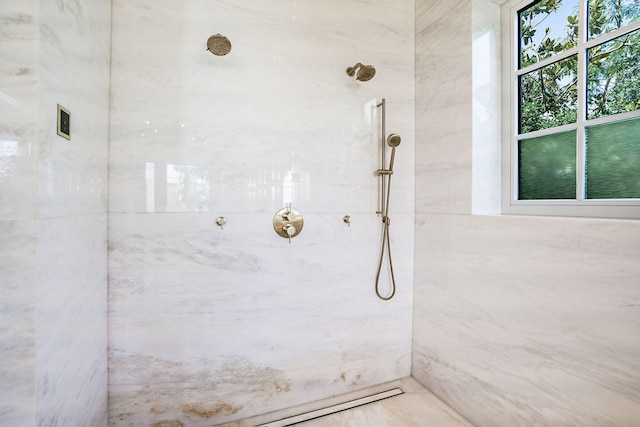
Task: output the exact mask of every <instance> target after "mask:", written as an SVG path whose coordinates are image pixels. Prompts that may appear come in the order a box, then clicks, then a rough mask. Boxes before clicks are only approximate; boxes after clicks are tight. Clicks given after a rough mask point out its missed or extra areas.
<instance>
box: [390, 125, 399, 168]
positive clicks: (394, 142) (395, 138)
mask: <svg viewBox="0 0 640 427" xmlns="http://www.w3.org/2000/svg"><path fill="white" fill-rule="evenodd" d="M387 145H388V146H389V147H391V160H389V170H390V171H391V172H393V161H394V160H395V158H396V147H397V146H398V145H400V135H398V134H397V133H391V134H389V136H388V137H387Z"/></svg>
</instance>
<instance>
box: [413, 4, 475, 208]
mask: <svg viewBox="0 0 640 427" xmlns="http://www.w3.org/2000/svg"><path fill="white" fill-rule="evenodd" d="M445 3H446V7H445V5H444V4H445ZM424 9H425V7H424V6H420V5H419V6H418V10H419V11H420V10H424ZM470 12H471V3H470V2H469V1H457V2H455V3H454V4H450V3H449V2H434V3H431V2H428V7H427V9H426V11H425V12H423V14H422V15H420V17H419V18H418V22H419V23H418V27H417V28H418V29H420V31H419V32H418V33H417V35H416V123H418V126H417V127H416V159H420V161H417V162H416V189H417V191H416V194H415V202H416V210H417V211H418V212H450V213H469V212H471V194H472V170H471V167H470V166H471V162H472V137H473V134H472V123H473V120H472V117H473V116H472V103H471V99H470V97H469V94H470V93H471V91H472V76H471V71H472V60H471V59H472V58H471V48H470V44H469V40H470V39H471V23H470V20H469V14H470Z"/></svg>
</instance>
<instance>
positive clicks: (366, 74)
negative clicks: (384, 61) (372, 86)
mask: <svg viewBox="0 0 640 427" xmlns="http://www.w3.org/2000/svg"><path fill="white" fill-rule="evenodd" d="M356 70H358V74H357V75H356V80H360V81H361V82H366V81H367V80H371V79H372V78H373V76H375V75H376V69H375V67H374V66H373V65H362V64H361V63H360V62H358V63H357V64H356V65H354V66H353V67H349V68H347V74H348V75H349V76H351V77H353V76H354V74H355V73H356Z"/></svg>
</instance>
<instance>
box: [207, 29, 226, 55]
mask: <svg viewBox="0 0 640 427" xmlns="http://www.w3.org/2000/svg"><path fill="white" fill-rule="evenodd" d="M207 50H208V51H209V52H211V53H213V54H214V55H217V56H224V55H226V54H227V53H229V52H230V51H231V42H230V41H229V39H228V38H226V37H225V36H223V35H222V34H215V35H213V36H211V37H209V40H207Z"/></svg>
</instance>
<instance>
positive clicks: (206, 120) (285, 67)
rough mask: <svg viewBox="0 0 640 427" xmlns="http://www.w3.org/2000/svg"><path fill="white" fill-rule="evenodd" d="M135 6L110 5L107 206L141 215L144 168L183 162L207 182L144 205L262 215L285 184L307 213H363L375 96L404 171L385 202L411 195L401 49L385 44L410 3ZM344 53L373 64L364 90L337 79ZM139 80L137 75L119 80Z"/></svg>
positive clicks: (405, 62)
mask: <svg viewBox="0 0 640 427" xmlns="http://www.w3.org/2000/svg"><path fill="white" fill-rule="evenodd" d="M138 3H139V4H134V5H131V4H129V3H127V4H126V6H125V5H124V4H123V5H121V4H119V3H118V2H116V3H115V4H114V11H115V17H114V43H115V44H116V46H118V48H117V49H115V50H114V58H113V73H112V81H113V103H112V117H113V125H112V130H111V135H112V149H111V165H110V167H111V175H110V180H111V184H112V187H114V188H118V189H123V190H118V191H112V192H111V200H110V209H111V210H112V211H115V212H120V211H137V212H145V211H147V198H146V194H147V189H148V188H149V186H150V185H151V184H149V180H147V179H146V174H145V170H146V167H147V164H150V165H151V164H152V165H154V166H153V167H154V168H155V170H156V173H160V172H161V171H163V170H165V169H166V166H165V165H167V164H170V165H191V166H193V168H194V169H196V170H198V171H199V173H200V174H201V175H203V176H204V177H205V178H206V180H207V182H208V185H209V189H208V191H207V190H205V193H208V194H202V192H201V193H200V194H198V195H196V194H195V193H194V195H192V196H187V197H191V198H193V199H195V200H193V201H184V203H182V204H176V203H169V205H165V204H163V203H162V201H158V202H157V203H156V206H155V207H156V211H159V212H162V211H169V212H175V211H178V212H194V211H213V210H215V209H220V207H222V208H224V209H230V210H235V211H249V212H253V211H262V210H268V211H273V210H274V209H276V208H279V207H280V206H281V205H282V203H284V202H286V201H288V200H286V199H289V198H290V197H288V196H287V194H288V193H289V190H288V188H287V187H291V184H289V182H290V181H291V179H293V180H294V182H293V190H294V192H295V194H294V197H296V198H297V201H296V202H297V203H298V204H300V203H301V202H304V203H305V204H306V205H307V206H308V209H311V210H314V211H327V210H328V209H331V208H332V207H333V208H336V209H343V208H345V209H349V210H357V211H368V210H370V208H371V207H372V204H375V192H376V189H377V186H376V180H375V179H372V172H373V170H375V169H377V168H378V165H377V151H376V149H375V147H376V143H377V142H376V141H375V139H374V132H375V127H376V123H373V122H372V118H371V111H370V108H368V106H369V105H370V104H371V103H372V102H373V103H375V102H376V100H379V99H380V98H382V97H386V98H387V99H388V103H389V108H388V111H387V113H388V127H389V129H390V130H393V131H394V132H398V133H400V134H401V135H403V136H404V139H403V144H402V147H401V148H402V150H400V151H399V155H398V164H397V166H398V167H397V169H398V170H400V169H401V168H404V169H403V170H406V171H407V172H408V173H406V174H405V175H403V176H400V175H398V176H397V177H396V178H397V179H396V181H397V185H398V188H403V187H404V188H406V191H402V192H397V193H396V197H397V200H399V201H402V204H400V203H399V206H404V205H405V203H412V200H413V195H412V193H413V190H412V183H413V173H412V172H409V171H412V170H413V156H412V155H411V154H408V153H412V152H413V137H412V135H413V127H414V124H413V123H414V121H413V84H412V75H413V71H412V70H413V52H411V50H410V49H407V50H406V51H405V50H402V51H398V49H397V45H398V44H399V43H404V42H406V43H410V44H411V43H412V42H413V19H412V3H411V2H404V3H400V4H399V5H396V4H395V3H394V4H393V5H391V4H389V5H375V6H374V5H371V4H366V3H362V4H359V3H358V4H353V3H351V4H341V3H340V4H339V2H334V3H335V4H330V5H327V4H323V5H322V6H320V5H313V4H310V3H305V4H304V5H299V6H295V5H290V4H286V3H283V2H263V3H259V4H258V3H256V4H255V5H252V6H251V7H238V6H237V5H235V3H232V2H228V1H218V2H207V4H206V5H205V4H202V3H200V2H196V1H194V2H192V4H190V5H186V6H185V7H184V8H182V9H181V10H180V11H178V12H176V11H173V12H169V11H168V10H167V9H171V7H170V6H169V5H167V7H166V8H165V9H163V8H156V7H155V6H154V10H156V9H163V12H157V13H156V15H153V16H149V13H148V11H147V9H146V2H138ZM283 6H284V7H283ZM291 8H293V9H295V10H291ZM176 14H178V15H180V16H181V17H182V18H183V19H174V16H175V15H176ZM338 16H339V18H338ZM362 16H365V17H367V18H366V19H363V18H362ZM358 17H359V18H358ZM383 18H384V19H386V20H387V21H388V23H385V25H384V26H372V25H371V24H370V21H371V20H376V19H380V20H381V19H383ZM398 21H402V22H403V24H404V27H401V26H399V25H397V24H396V22H398ZM185 22H189V25H188V26H187V25H185ZM247 22H250V23H251V24H250V25H248V24H247ZM373 22H375V21H373ZM275 23H278V25H274V24H275ZM211 28H216V31H218V30H219V31H220V32H222V33H225V35H227V36H228V37H229V38H230V40H231V42H232V45H233V48H232V50H231V52H230V53H229V55H227V56H225V57H215V56H213V55H211V54H209V53H208V52H206V51H205V50H204V48H203V47H204V45H205V43H206V39H207V38H208V37H209V36H210V35H211V31H212V30H211ZM331 28H335V31H332V30H330V29H331ZM225 29H227V31H225ZM132 32H135V34H136V37H135V38H132V37H131V36H130V35H131V34H132ZM356 40H362V41H363V42H362V43H361V44H362V46H358V43H356ZM365 42H366V43H365ZM149 43H155V44H159V45H162V46H163V49H147V46H148V45H149ZM176 58H180V60H176ZM358 61H361V62H365V63H374V65H375V66H376V67H377V70H378V71H377V74H376V77H375V78H374V79H373V80H371V81H369V82H366V84H365V83H360V82H355V80H353V79H350V78H349V77H348V76H347V75H346V72H345V70H346V68H347V67H348V66H351V65H353V64H354V63H355V62H358ZM139 75H143V76H144V78H143V80H144V82H145V83H144V84H133V82H135V81H139V80H140V79H138V78H137V77H138V76H139ZM158 88H161V89H160V90H159V89H158ZM170 168H171V167H170ZM291 173H293V177H292V178H291V177H290V174H291ZM161 182H162V183H163V181H162V177H161V176H158V179H157V180H156V181H155V185H156V186H158V185H160V183H161ZM405 183H406V184H405ZM124 189H126V191H124ZM159 191H160V192H161V193H163V195H164V190H163V189H162V188H161V189H159ZM163 197H166V196H163ZM172 198H175V197H170V199H172ZM407 211H408V212H410V211H412V209H407Z"/></svg>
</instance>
